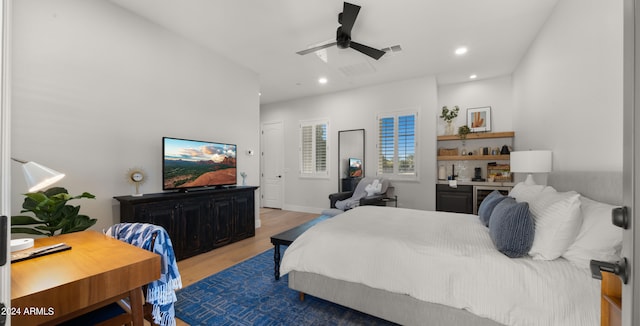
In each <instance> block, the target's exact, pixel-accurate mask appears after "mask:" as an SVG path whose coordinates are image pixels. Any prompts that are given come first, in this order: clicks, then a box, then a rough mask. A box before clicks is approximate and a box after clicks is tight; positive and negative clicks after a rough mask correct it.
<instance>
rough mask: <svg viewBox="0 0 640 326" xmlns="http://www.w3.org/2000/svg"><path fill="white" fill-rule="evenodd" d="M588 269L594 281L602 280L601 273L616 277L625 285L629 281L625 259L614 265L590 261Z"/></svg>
mask: <svg viewBox="0 0 640 326" xmlns="http://www.w3.org/2000/svg"><path fill="white" fill-rule="evenodd" d="M589 267H590V268H591V277H593V278H595V279H596V280H602V272H609V273H613V274H616V275H618V277H620V279H621V280H622V283H624V284H627V282H628V281H629V264H628V262H627V258H622V259H620V260H618V261H617V262H615V263H610V262H606V261H599V260H592V261H591V263H590V264H589Z"/></svg>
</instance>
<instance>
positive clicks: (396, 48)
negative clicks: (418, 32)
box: [382, 45, 402, 53]
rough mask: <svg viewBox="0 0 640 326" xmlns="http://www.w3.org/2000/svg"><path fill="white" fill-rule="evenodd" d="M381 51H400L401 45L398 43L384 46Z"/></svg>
mask: <svg viewBox="0 0 640 326" xmlns="http://www.w3.org/2000/svg"><path fill="white" fill-rule="evenodd" d="M382 51H384V52H392V53H395V52H400V51H402V47H401V46H400V45H394V46H390V47H388V48H384V49H382Z"/></svg>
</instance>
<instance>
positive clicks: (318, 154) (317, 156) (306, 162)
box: [300, 120, 329, 177]
mask: <svg viewBox="0 0 640 326" xmlns="http://www.w3.org/2000/svg"><path fill="white" fill-rule="evenodd" d="M328 129H329V122H328V121H327V120H313V121H301V122H300V176H303V177H328V176H329V167H328V165H327V162H328V161H329V158H328V156H329V139H328V135H329V132H328Z"/></svg>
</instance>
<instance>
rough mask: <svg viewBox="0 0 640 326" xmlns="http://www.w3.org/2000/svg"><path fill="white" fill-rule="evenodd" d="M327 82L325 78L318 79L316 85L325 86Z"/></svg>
mask: <svg viewBox="0 0 640 326" xmlns="http://www.w3.org/2000/svg"><path fill="white" fill-rule="evenodd" d="M327 82H328V80H327V79H326V78H324V77H320V78H319V79H318V83H320V84H322V85H324V84H326V83H327Z"/></svg>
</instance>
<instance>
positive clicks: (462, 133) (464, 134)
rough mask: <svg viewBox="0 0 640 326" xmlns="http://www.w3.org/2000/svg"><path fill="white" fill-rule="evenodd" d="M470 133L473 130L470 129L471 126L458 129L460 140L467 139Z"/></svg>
mask: <svg viewBox="0 0 640 326" xmlns="http://www.w3.org/2000/svg"><path fill="white" fill-rule="evenodd" d="M470 132H471V128H469V126H467V125H464V126H460V128H458V136H460V139H462V140H463V141H464V140H465V139H467V135H468V134H469V133H470Z"/></svg>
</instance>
